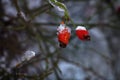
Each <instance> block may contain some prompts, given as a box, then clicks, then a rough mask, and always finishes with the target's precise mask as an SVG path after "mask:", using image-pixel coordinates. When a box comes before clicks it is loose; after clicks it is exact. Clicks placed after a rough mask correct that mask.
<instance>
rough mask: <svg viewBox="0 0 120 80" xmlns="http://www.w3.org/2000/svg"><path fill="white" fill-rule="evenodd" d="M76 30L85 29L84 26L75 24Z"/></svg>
mask: <svg viewBox="0 0 120 80" xmlns="http://www.w3.org/2000/svg"><path fill="white" fill-rule="evenodd" d="M76 30H86V28H85V27H84V26H77V28H76Z"/></svg>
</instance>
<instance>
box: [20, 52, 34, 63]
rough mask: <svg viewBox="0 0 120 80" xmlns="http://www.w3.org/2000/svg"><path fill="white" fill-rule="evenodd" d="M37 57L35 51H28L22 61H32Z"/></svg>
mask: <svg viewBox="0 0 120 80" xmlns="http://www.w3.org/2000/svg"><path fill="white" fill-rule="evenodd" d="M34 56H35V52H34V51H26V52H25V53H24V55H23V57H22V61H24V60H30V59H31V58H32V57H34Z"/></svg>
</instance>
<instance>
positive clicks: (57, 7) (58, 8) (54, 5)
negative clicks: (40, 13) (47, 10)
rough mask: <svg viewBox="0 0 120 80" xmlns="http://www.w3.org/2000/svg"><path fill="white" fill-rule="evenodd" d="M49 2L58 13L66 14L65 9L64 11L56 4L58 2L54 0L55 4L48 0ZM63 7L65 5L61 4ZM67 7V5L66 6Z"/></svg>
mask: <svg viewBox="0 0 120 80" xmlns="http://www.w3.org/2000/svg"><path fill="white" fill-rule="evenodd" d="M48 1H49V3H50V4H51V5H52V6H53V7H55V8H56V9H57V10H58V11H61V12H65V10H64V9H62V8H61V7H60V6H57V5H56V4H55V3H56V2H57V0H54V1H53V2H52V1H51V0H48ZM61 4H62V5H64V4H63V3H61ZM64 6H65V5H64Z"/></svg>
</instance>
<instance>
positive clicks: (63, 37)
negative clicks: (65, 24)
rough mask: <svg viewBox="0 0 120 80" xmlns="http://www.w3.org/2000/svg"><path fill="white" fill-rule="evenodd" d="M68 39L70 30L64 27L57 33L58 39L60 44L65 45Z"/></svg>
mask: <svg viewBox="0 0 120 80" xmlns="http://www.w3.org/2000/svg"><path fill="white" fill-rule="evenodd" d="M69 39H70V32H69V31H68V29H67V28H65V29H64V30H63V31H62V32H60V33H58V41H59V42H60V43H62V44H65V45H67V44H68V43H69Z"/></svg>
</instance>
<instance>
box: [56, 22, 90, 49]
mask: <svg viewBox="0 0 120 80" xmlns="http://www.w3.org/2000/svg"><path fill="white" fill-rule="evenodd" d="M57 31H58V32H57V36H58V41H59V43H60V47H62V48H65V47H66V46H67V44H68V43H69V39H70V36H71V29H70V28H69V27H67V26H66V25H65V24H64V22H61V24H60V26H59V27H58V28H57ZM76 35H77V37H78V38H79V39H80V40H83V41H89V40H90V35H89V32H88V30H86V28H85V27H83V26H77V28H76Z"/></svg>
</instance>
